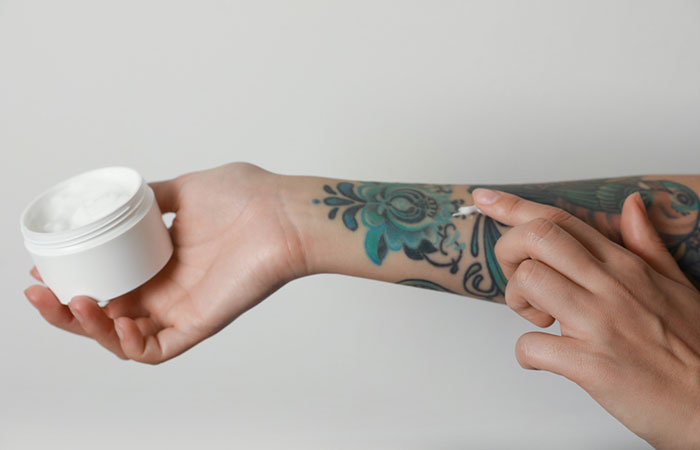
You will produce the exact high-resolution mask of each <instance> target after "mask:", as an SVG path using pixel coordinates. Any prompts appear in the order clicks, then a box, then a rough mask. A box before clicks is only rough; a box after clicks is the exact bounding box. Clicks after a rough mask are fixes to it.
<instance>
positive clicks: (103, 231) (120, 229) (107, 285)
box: [20, 167, 173, 306]
mask: <svg viewBox="0 0 700 450" xmlns="http://www.w3.org/2000/svg"><path fill="white" fill-rule="evenodd" d="M20 228H21V231H22V235H23V237H24V246H25V247H26V248H27V251H28V252H29V254H30V255H31V257H32V260H33V261H34V264H35V265H36V267H37V269H38V270H39V273H40V274H41V277H42V278H43V280H44V282H45V283H46V285H47V286H48V287H49V288H51V290H52V291H53V292H54V294H56V297H58V299H59V301H60V302H61V303H62V304H64V305H67V304H68V303H69V302H70V300H71V298H73V297H74V296H76V295H87V296H89V297H92V298H94V299H95V300H96V301H97V304H98V305H100V306H104V305H106V304H107V302H109V301H110V300H111V299H113V298H116V297H118V296H120V295H122V294H124V293H126V292H129V291H131V290H133V289H134V288H136V287H138V286H140V285H142V284H143V283H145V282H146V281H147V280H149V279H150V278H151V277H153V275H155V274H156V273H158V271H160V270H161V269H162V268H163V267H164V266H165V264H166V263H167V262H168V260H169V259H170V256H171V255H172V252H173V245H172V241H171V240H170V234H169V233H168V229H167V228H166V227H165V224H164V223H163V218H162V215H161V213H160V208H159V207H158V203H157V202H156V201H155V196H154V193H153V189H151V187H150V186H149V185H148V183H146V180H144V179H143V177H141V175H140V174H139V173H138V172H137V171H135V170H133V169H130V168H128V167H105V168H101V169H95V170H92V171H89V172H85V173H82V174H80V175H76V176H74V177H72V178H69V179H67V180H65V181H63V182H61V183H58V184H57V185H55V186H53V187H51V188H49V189H48V190H46V191H44V192H43V193H42V194H40V195H39V196H38V197H36V198H35V199H34V201H32V202H31V203H30V204H29V205H28V206H27V207H26V208H25V210H24V212H23V213H22V216H21V218H20Z"/></svg>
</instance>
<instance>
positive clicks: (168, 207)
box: [148, 179, 180, 213]
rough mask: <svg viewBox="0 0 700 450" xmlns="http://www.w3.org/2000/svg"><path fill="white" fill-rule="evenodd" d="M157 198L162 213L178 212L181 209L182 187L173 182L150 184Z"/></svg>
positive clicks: (154, 182) (165, 181) (173, 180)
mask: <svg viewBox="0 0 700 450" xmlns="http://www.w3.org/2000/svg"><path fill="white" fill-rule="evenodd" d="M148 185H149V186H150V187H151V189H153V193H154V194H155V196H156V202H158V206H159V207H160V212H162V213H166V212H177V210H178V209H179V207H180V195H179V194H180V185H179V184H178V183H177V182H176V181H175V179H172V180H164V181H153V182H151V183H148Z"/></svg>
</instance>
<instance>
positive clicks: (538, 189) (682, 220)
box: [464, 177, 700, 296]
mask: <svg viewBox="0 0 700 450" xmlns="http://www.w3.org/2000/svg"><path fill="white" fill-rule="evenodd" d="M479 187H485V188H489V189H496V190H499V191H504V192H509V193H511V194H515V195H517V196H519V197H522V198H525V199H527V200H531V201H534V202H537V203H543V204H547V205H552V206H557V207H559V208H561V209H564V210H565V211H568V212H569V213H571V214H573V215H575V216H577V217H578V218H580V219H581V220H583V221H585V222H587V223H588V224H590V225H591V226H593V227H595V228H596V229H598V230H599V231H600V232H601V233H602V234H603V235H605V236H606V237H608V238H610V239H612V240H614V241H617V242H621V237H620V235H619V219H620V214H621V211H622V204H623V203H624V201H625V199H626V198H627V197H628V196H629V195H631V194H633V193H634V192H639V194H640V195H641V197H642V200H643V201H644V204H645V206H646V208H647V211H648V212H649V214H650V216H651V217H652V221H653V222H654V224H655V226H656V229H657V231H658V232H659V235H660V236H661V238H662V239H663V240H664V242H665V243H666V245H667V247H668V249H669V251H670V252H671V254H673V255H674V257H675V258H676V261H677V262H678V264H679V266H680V267H681V269H682V270H683V271H684V272H686V274H688V275H690V276H691V278H693V279H695V281H700V229H699V228H698V223H699V209H700V208H699V205H700V202H699V201H698V197H697V195H696V194H695V192H694V191H693V190H691V189H689V188H688V187H687V186H684V185H682V184H680V183H677V182H674V181H670V180H643V179H642V178H641V177H622V178H612V179H593V180H580V181H567V182H558V183H540V184H510V185H508V184H506V185H473V186H470V187H469V188H468V191H469V192H470V193H471V192H472V191H473V190H474V189H476V188H479ZM481 219H482V217H481V216H480V217H478V218H477V221H476V223H475V225H474V232H473V235H472V243H471V246H470V249H471V252H472V255H473V256H477V254H478V251H479V247H480V246H482V247H483V248H484V252H485V259H486V270H487V271H488V275H489V277H490V279H491V280H493V284H492V285H491V286H488V287H484V286H483V281H484V278H485V277H484V274H483V268H482V266H481V264H480V263H473V264H472V265H471V266H470V267H469V268H468V269H467V271H466V273H465V276H464V286H465V289H466V290H467V291H468V292H471V293H474V294H476V293H478V295H486V296H497V295H504V294H505V285H506V283H507V280H506V279H505V277H504V276H503V272H502V271H501V268H500V266H499V265H498V262H497V261H496V257H495V253H494V251H493V249H494V247H495V244H496V241H497V240H498V238H499V237H500V236H501V233H500V231H499V226H500V227H503V226H504V225H503V224H499V223H498V222H496V221H494V220H493V219H491V218H489V217H483V220H481ZM480 222H483V223H482V224H480ZM480 230H481V234H482V236H483V242H481V245H480V243H479V238H478V235H479V231H480Z"/></svg>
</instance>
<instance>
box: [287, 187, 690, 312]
mask: <svg viewBox="0 0 700 450" xmlns="http://www.w3.org/2000/svg"><path fill="white" fill-rule="evenodd" d="M478 187H490V188H493V189H498V190H502V191H505V192H510V193H513V194H516V195H518V196H520V197H522V198H525V199H529V200H532V201H535V202H538V203H543V204H548V205H553V206H557V207H560V208H561V209H564V210H565V211H568V212H569V213H571V214H573V215H575V216H577V217H579V218H580V219H582V220H583V221H585V222H587V223H588V224H590V225H591V226H593V227H594V228H596V229H597V230H598V231H600V232H601V233H602V234H603V235H605V236H606V237H608V238H610V239H611V240H613V241H615V242H618V243H621V234H620V213H621V210H622V204H623V202H624V200H625V199H626V198H627V196H629V195H630V194H632V193H633V192H639V193H640V194H641V196H642V199H643V200H644V204H645V206H646V208H647V210H648V212H649V217H650V219H651V221H652V223H653V224H654V226H655V228H656V229H657V231H658V232H659V234H660V235H661V236H662V238H663V239H664V242H665V244H666V245H667V247H668V249H669V250H670V251H671V253H672V254H673V255H674V257H675V258H676V260H677V262H678V263H679V265H680V267H681V268H682V269H683V270H684V272H685V273H686V274H687V275H688V276H689V278H691V280H693V281H694V282H697V281H698V280H700V265H699V264H698V259H700V247H699V243H698V242H699V240H698V238H699V237H700V234H699V233H700V231H699V229H698V195H697V193H696V192H697V191H698V190H700V176H678V175H673V176H670V175H669V176H643V177H626V178H616V179H594V180H582V181H572V182H557V183H542V184H522V185H488V186H486V185H480V186H476V185H435V184H417V183H390V182H365V181H351V180H339V179H332V178H321V177H309V176H280V196H281V198H282V204H283V205H284V208H285V211H286V214H287V215H288V216H289V217H290V218H291V219H292V222H293V223H294V224H295V227H296V229H297V232H298V234H299V236H300V240H301V241H302V247H303V248H304V249H306V265H307V267H308V272H309V273H339V274H345V275H351V276H357V277H363V278H372V279H376V280H382V281H388V282H394V283H398V284H403V285H408V286H417V287H424V288H429V289H436V290H440V291H445V292H451V293H455V294H459V295H465V296H469V297H474V298H481V299H488V300H493V301H496V302H500V303H504V302H505V299H504V292H505V285H506V282H507V280H506V277H505V276H504V274H503V271H502V270H501V268H500V267H499V264H498V262H497V261H496V257H495V252H494V247H495V244H496V241H497V240H498V239H499V237H500V236H501V235H502V234H503V233H505V232H506V231H507V230H508V229H509V228H510V227H508V226H506V225H504V224H502V223H499V222H497V221H495V220H493V219H492V218H489V217H486V216H482V215H480V214H474V215H470V216H453V215H452V214H453V213H455V212H456V211H457V208H458V207H459V206H462V205H471V204H473V200H472V196H471V192H472V191H473V190H474V189H476V188H478Z"/></svg>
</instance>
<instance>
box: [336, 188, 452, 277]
mask: <svg viewBox="0 0 700 450" xmlns="http://www.w3.org/2000/svg"><path fill="white" fill-rule="evenodd" d="M323 190H324V191H326V193H328V194H330V196H328V197H326V198H324V199H323V203H324V204H325V205H327V206H330V207H331V210H330V211H329V212H328V218H329V219H335V217H336V216H337V214H338V212H339V211H340V209H341V208H343V212H342V214H341V217H342V221H343V224H345V227H346V228H347V229H349V230H352V231H356V230H357V229H358V218H357V217H358V214H359V216H360V220H361V222H362V224H363V225H364V226H366V227H367V233H366V234H365V253H366V254H367V256H368V257H369V259H370V260H371V261H372V262H373V263H374V264H376V265H378V266H379V265H381V264H382V262H383V261H384V259H385V258H386V256H387V254H388V253H389V251H400V250H403V251H404V253H405V254H406V256H408V257H409V258H411V259H414V260H425V261H427V262H428V263H430V264H432V265H433V266H436V267H449V268H450V272H451V273H456V272H457V271H458V270H459V260H460V259H462V253H463V251H464V248H465V244H464V243H462V242H459V232H458V231H457V228H456V227H455V226H454V224H452V213H454V212H456V211H457V208H459V205H460V204H462V203H464V200H461V201H460V200H452V199H451V196H452V186H449V185H434V184H399V183H374V182H366V183H359V184H358V185H357V186H356V185H355V184H353V183H348V182H341V183H338V185H337V186H336V189H333V188H332V187H331V186H329V185H324V186H323Z"/></svg>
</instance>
